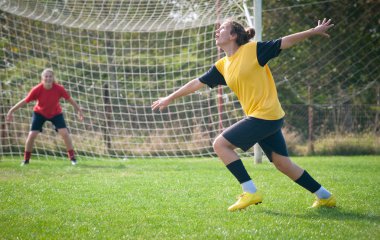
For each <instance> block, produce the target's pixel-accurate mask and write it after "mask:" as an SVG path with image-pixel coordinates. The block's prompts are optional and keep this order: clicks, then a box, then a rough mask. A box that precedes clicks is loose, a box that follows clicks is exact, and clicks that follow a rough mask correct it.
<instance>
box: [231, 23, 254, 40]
mask: <svg viewBox="0 0 380 240" xmlns="http://www.w3.org/2000/svg"><path fill="white" fill-rule="evenodd" d="M228 22H229V23H230V25H231V32H230V33H231V34H236V35H237V38H236V43H237V45H239V46H241V45H244V44H246V43H248V42H249V40H250V39H252V38H253V37H254V36H255V29H254V28H246V29H244V27H243V26H242V25H241V24H240V23H238V22H236V21H232V20H231V21H228Z"/></svg>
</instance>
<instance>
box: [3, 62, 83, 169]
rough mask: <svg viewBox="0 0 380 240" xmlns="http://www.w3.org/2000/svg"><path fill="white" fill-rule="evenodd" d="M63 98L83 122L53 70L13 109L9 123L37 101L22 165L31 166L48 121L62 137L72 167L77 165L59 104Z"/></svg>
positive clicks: (47, 71) (42, 75) (8, 118)
mask: <svg viewBox="0 0 380 240" xmlns="http://www.w3.org/2000/svg"><path fill="white" fill-rule="evenodd" d="M61 98H64V99H66V100H67V101H68V102H69V103H70V104H71V105H72V106H73V107H74V108H75V110H76V111H77V112H78V118H79V120H80V121H83V113H82V110H81V108H80V107H79V105H78V104H77V103H76V102H75V101H74V100H73V99H72V98H71V97H70V95H69V94H68V93H67V92H66V90H65V88H64V87H63V86H62V85H59V84H57V83H56V82H55V79H54V72H53V70H52V69H49V68H47V69H45V70H44V71H43V72H42V74H41V83H40V84H38V85H37V86H35V87H33V88H32V90H31V91H30V92H29V94H28V95H27V96H26V98H24V99H22V100H21V101H20V102H18V103H17V104H16V105H15V106H14V107H12V108H11V109H10V110H9V112H8V114H7V118H6V119H7V121H12V119H13V113H14V112H15V111H16V110H17V109H19V108H21V107H23V106H24V105H26V104H27V103H29V102H31V101H37V103H36V105H35V106H34V108H33V117H32V124H31V129H30V132H29V135H28V138H27V139H26V143H25V153H24V161H23V162H22V164H21V165H25V164H29V160H30V156H31V153H32V150H33V144H34V140H35V139H36V137H37V135H38V134H39V133H40V132H42V126H43V124H44V123H45V122H46V121H50V122H52V123H53V125H54V126H55V129H56V131H57V132H58V133H59V134H60V135H61V136H62V138H63V140H64V142H65V145H66V149H67V153H68V157H69V159H70V161H71V164H72V165H75V164H76V162H77V161H76V158H75V154H74V147H73V143H72V140H71V137H70V134H69V131H68V130H67V126H66V122H65V119H64V118H63V114H62V108H61V105H60V104H59V100H60V99H61Z"/></svg>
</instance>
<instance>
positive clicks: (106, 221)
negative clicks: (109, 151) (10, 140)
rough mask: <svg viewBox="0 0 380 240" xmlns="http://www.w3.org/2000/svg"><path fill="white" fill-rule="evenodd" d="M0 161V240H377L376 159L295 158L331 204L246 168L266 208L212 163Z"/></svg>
mask: <svg viewBox="0 0 380 240" xmlns="http://www.w3.org/2000/svg"><path fill="white" fill-rule="evenodd" d="M19 160H20V159H16V158H11V157H4V156H2V158H1V160H0V239H380V228H379V224H380V204H379V199H380V193H379V184H380V174H379V173H380V171H379V170H380V158H379V156H359V157H302V158H293V160H294V161H295V162H297V163H298V164H299V165H300V166H302V167H304V168H306V169H307V170H308V172H309V173H310V174H311V175H312V176H313V177H315V178H316V179H317V180H318V181H319V182H320V183H321V184H322V185H324V186H325V187H326V188H327V189H329V190H331V191H332V192H333V193H334V194H335V195H336V197H337V201H338V207H337V208H335V209H320V210H315V209H308V207H309V206H310V205H311V204H312V202H313V200H314V196H313V195H312V194H310V193H308V192H307V191H305V190H303V189H302V188H301V187H299V186H298V185H297V184H295V183H294V182H292V181H290V180H289V179H288V178H287V177H286V176H284V175H282V174H281V173H280V172H278V171H277V170H275V168H274V166H272V165H271V164H269V163H268V162H264V163H263V164H260V165H254V164H253V160H252V159H244V164H245V166H246V167H247V170H248V171H249V173H250V175H251V177H252V178H253V180H254V182H255V183H256V185H257V187H258V188H259V189H260V190H261V191H262V192H263V193H264V201H263V204H260V205H257V206H250V207H249V208H247V209H246V210H244V211H238V212H233V213H230V212H227V208H228V206H229V205H231V204H232V203H233V202H234V201H235V197H236V195H238V194H239V193H240V191H241V189H240V186H239V184H238V183H237V181H236V180H235V179H234V178H233V177H232V175H231V174H230V173H229V172H228V171H227V170H226V168H225V167H224V166H223V165H222V163H221V162H219V161H218V160H217V159H216V158H213V159H211V158H204V159H199V158H192V159H131V160H127V161H122V160H120V161H118V160H111V159H99V160H93V159H91V160H90V159H80V160H79V162H78V165H77V166H71V165H70V162H69V161H68V160H63V159H51V160H46V159H45V160H31V164H29V165H28V166H24V167H20V166H19V163H20V161H19Z"/></svg>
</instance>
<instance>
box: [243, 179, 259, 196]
mask: <svg viewBox="0 0 380 240" xmlns="http://www.w3.org/2000/svg"><path fill="white" fill-rule="evenodd" d="M241 187H242V188H243V192H249V193H255V192H256V191H257V190H256V186H255V184H254V183H253V181H252V180H249V181H247V182H243V183H242V184H241Z"/></svg>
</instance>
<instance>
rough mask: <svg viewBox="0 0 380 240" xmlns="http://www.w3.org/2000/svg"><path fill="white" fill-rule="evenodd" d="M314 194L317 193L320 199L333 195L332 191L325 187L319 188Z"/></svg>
mask: <svg viewBox="0 0 380 240" xmlns="http://www.w3.org/2000/svg"><path fill="white" fill-rule="evenodd" d="M314 194H315V195H317V197H318V198H320V199H327V198H329V197H330V196H331V193H330V192H329V191H327V190H326V189H325V188H324V187H321V188H320V189H318V190H317V191H316V192H315V193H314Z"/></svg>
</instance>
